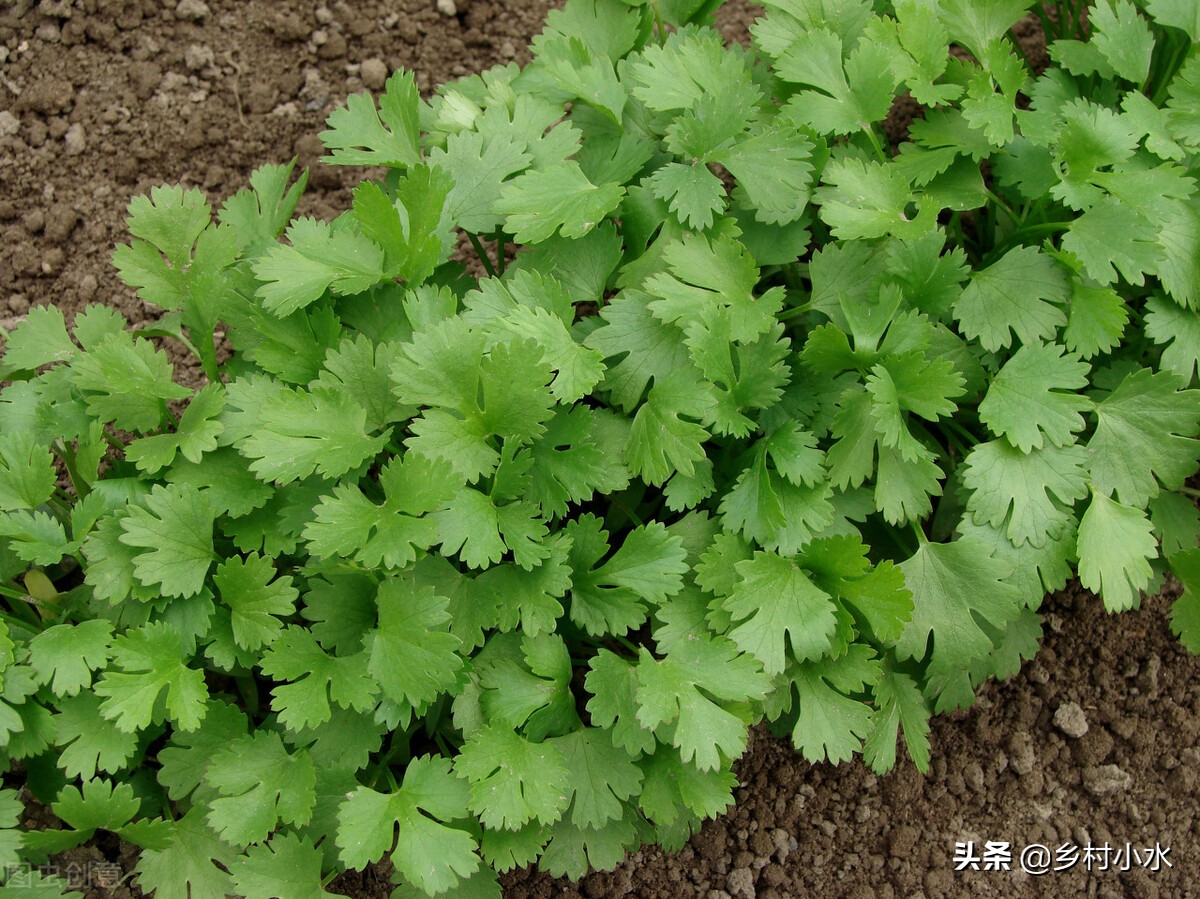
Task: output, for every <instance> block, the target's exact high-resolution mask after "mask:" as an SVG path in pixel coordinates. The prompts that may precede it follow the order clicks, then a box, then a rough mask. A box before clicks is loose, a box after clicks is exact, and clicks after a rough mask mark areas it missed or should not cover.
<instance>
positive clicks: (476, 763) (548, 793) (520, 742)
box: [455, 726, 571, 830]
mask: <svg viewBox="0 0 1200 899" xmlns="http://www.w3.org/2000/svg"><path fill="white" fill-rule="evenodd" d="M455 771H456V773H457V774H458V776H459V777H463V778H466V779H467V780H469V781H470V784H471V798H470V803H469V806H470V809H471V811H472V812H474V813H475V814H476V815H478V816H479V820H480V822H482V824H483V826H484V827H494V828H500V827H504V828H507V829H509V830H515V829H517V828H519V827H521V826H522V825H524V824H526V823H528V822H529V821H533V820H535V819H536V820H537V821H539V822H541V823H542V824H551V823H553V822H555V821H557V820H558V819H559V818H560V817H561V816H562V814H563V812H564V811H566V808H567V804H568V803H569V802H570V801H571V793H570V784H569V780H568V778H569V776H570V774H569V772H568V770H567V766H566V761H565V760H564V758H563V755H562V752H561V751H560V750H559V749H558V748H557V747H556V746H554V745H553V744H552V743H533V742H531V741H529V740H526V739H525V738H524V737H522V736H521V735H520V734H515V733H512V732H511V731H509V730H505V729H501V728H499V727H495V726H488V727H484V728H482V729H480V730H478V731H476V732H475V733H474V734H472V735H471V738H470V739H469V740H467V742H466V743H464V744H463V747H462V750H461V752H460V754H459V756H458V758H457V759H456V760H455Z"/></svg>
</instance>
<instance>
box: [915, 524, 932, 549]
mask: <svg viewBox="0 0 1200 899" xmlns="http://www.w3.org/2000/svg"><path fill="white" fill-rule="evenodd" d="M912 531H913V533H914V534H916V535H917V543H919V544H920V545H921V546H925V545H926V544H927V543H928V542H929V538H928V537H926V536H925V529H924V528H922V527H921V523H920V522H919V521H914V522H913V523H912Z"/></svg>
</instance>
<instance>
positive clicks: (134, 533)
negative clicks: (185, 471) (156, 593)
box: [120, 485, 216, 596]
mask: <svg viewBox="0 0 1200 899" xmlns="http://www.w3.org/2000/svg"><path fill="white" fill-rule="evenodd" d="M145 503H146V507H145V508H141V507H140V506H133V507H131V508H130V509H129V514H128V515H126V516H125V517H124V518H122V519H121V520H120V523H121V529H122V531H124V533H123V534H121V536H120V541H121V542H122V543H124V544H125V545H126V546H132V547H136V548H139V549H141V550H142V552H139V553H138V554H137V555H136V556H134V557H133V573H134V575H135V576H136V577H137V579H138V580H139V581H140V582H141V583H142V584H144V585H146V586H147V587H152V586H155V585H160V586H161V589H162V591H163V593H164V594H165V595H167V596H195V595H196V594H197V593H199V592H200V591H201V590H202V589H204V580H205V578H206V577H207V576H208V570H209V568H210V567H211V565H212V563H213V561H214V559H215V558H216V554H215V552H214V550H213V538H212V534H213V522H214V520H215V519H216V513H215V512H214V511H213V508H212V506H211V505H210V504H209V502H208V499H207V498H206V497H205V495H204V494H202V493H200V492H199V491H198V490H196V489H195V488H194V487H184V486H181V485H171V486H169V487H162V486H156V487H154V488H153V489H152V490H151V491H150V495H149V496H147V497H146V500H145Z"/></svg>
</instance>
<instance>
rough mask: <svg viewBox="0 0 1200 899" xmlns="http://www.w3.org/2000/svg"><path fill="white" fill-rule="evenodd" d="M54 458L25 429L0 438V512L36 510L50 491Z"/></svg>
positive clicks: (51, 491) (54, 475) (52, 489)
mask: <svg viewBox="0 0 1200 899" xmlns="http://www.w3.org/2000/svg"><path fill="white" fill-rule="evenodd" d="M57 482H58V475H57V473H56V472H55V470H54V457H53V456H52V455H51V454H50V450H49V449H48V448H46V447H45V446H42V445H40V444H39V443H38V441H37V440H36V439H35V438H34V436H33V435H32V434H30V433H29V432H28V431H15V432H10V433H7V434H5V435H4V436H3V437H0V512H13V511H16V510H17V509H36V508H37V507H38V506H40V505H41V504H42V503H44V502H46V501H47V500H48V499H50V497H51V496H52V495H53V493H54V487H55V485H56V484H57Z"/></svg>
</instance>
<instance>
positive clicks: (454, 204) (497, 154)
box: [429, 131, 533, 234]
mask: <svg viewBox="0 0 1200 899" xmlns="http://www.w3.org/2000/svg"><path fill="white" fill-rule="evenodd" d="M525 150H526V145H525V142H524V141H522V140H520V139H518V138H515V137H514V136H513V135H511V134H509V133H505V132H499V131H498V132H494V133H489V134H488V135H487V136H484V135H483V134H480V133H479V132H478V131H462V132H459V133H457V134H451V135H450V136H449V137H447V138H446V148H445V150H443V149H442V148H441V147H435V148H433V149H431V150H430V152H429V161H430V162H431V163H433V164H434V165H436V166H437V167H438V168H440V169H443V170H444V171H446V172H448V173H449V174H450V176H451V177H452V178H453V179H454V187H453V188H451V190H450V194H449V196H448V197H447V200H446V214H447V216H448V218H449V219H450V221H452V222H454V223H456V224H457V225H458V226H459V227H460V228H462V229H463V230H465V231H469V232H474V233H476V234H490V233H492V232H493V231H495V230H496V228H498V227H499V226H500V225H501V224H502V223H503V222H504V216H502V215H499V214H498V213H496V212H494V211H493V209H494V207H495V205H496V201H497V200H499V199H500V191H501V190H502V188H503V185H504V184H505V183H506V182H507V180H508V179H509V178H511V177H512V176H513V175H516V174H517V173H518V172H522V171H524V170H525V169H526V168H527V167H528V166H529V164H530V162H532V161H533V158H532V157H531V156H530V155H529V154H528V153H527V152H525Z"/></svg>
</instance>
